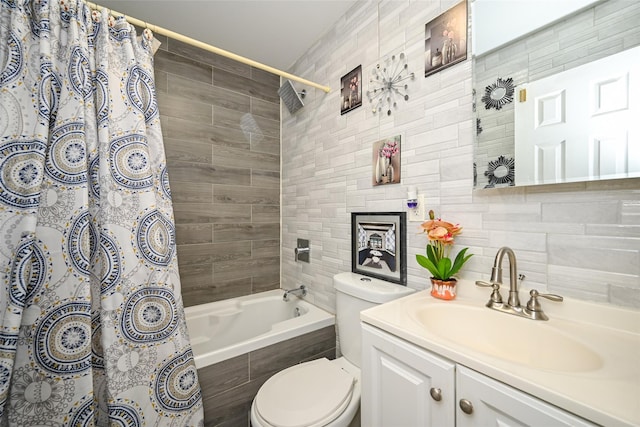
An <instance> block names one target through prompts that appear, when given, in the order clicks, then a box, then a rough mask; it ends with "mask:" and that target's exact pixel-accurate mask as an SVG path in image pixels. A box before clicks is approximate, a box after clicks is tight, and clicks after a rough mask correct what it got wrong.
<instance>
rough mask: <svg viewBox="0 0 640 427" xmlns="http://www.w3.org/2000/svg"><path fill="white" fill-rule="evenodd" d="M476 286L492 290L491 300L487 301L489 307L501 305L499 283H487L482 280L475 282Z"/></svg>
mask: <svg viewBox="0 0 640 427" xmlns="http://www.w3.org/2000/svg"><path fill="white" fill-rule="evenodd" d="M476 286H481V287H483V288H492V289H493V292H491V299H490V300H489V304H490V305H493V304H502V295H500V283H497V282H493V283H489V282H485V281H482V280H476Z"/></svg>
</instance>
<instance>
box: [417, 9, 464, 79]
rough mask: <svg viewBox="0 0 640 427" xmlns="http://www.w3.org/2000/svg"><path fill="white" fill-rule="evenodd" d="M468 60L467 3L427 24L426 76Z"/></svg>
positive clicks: (425, 40)
mask: <svg viewBox="0 0 640 427" xmlns="http://www.w3.org/2000/svg"><path fill="white" fill-rule="evenodd" d="M465 59H467V1H466V0H464V1H462V2H460V3H458V4H457V5H455V6H453V7H452V8H451V9H449V10H447V11H446V12H445V13H443V14H442V15H440V16H438V17H437V18H436V19H434V20H432V21H431V22H429V23H427V25H426V26H425V31H424V76H425V77H427V76H429V75H431V74H434V73H437V72H438V71H441V70H444V69H445V68H448V67H450V66H452V65H453V64H457V63H458V62H461V61H464V60H465Z"/></svg>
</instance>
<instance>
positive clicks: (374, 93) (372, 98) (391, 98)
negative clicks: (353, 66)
mask: <svg viewBox="0 0 640 427" xmlns="http://www.w3.org/2000/svg"><path fill="white" fill-rule="evenodd" d="M414 78H415V75H414V73H412V72H410V71H409V65H408V64H407V57H406V55H405V54H404V52H401V53H400V54H399V55H397V56H396V55H391V56H390V57H389V58H387V59H386V60H385V61H384V63H383V65H380V64H377V65H376V66H375V68H374V69H373V71H372V72H371V78H370V79H369V90H368V91H367V98H369V102H370V103H371V104H372V105H371V111H372V112H373V113H374V114H375V113H377V112H380V113H381V112H382V110H383V109H385V110H386V111H387V116H390V115H391V109H392V108H396V107H397V106H398V101H399V100H401V99H404V100H405V101H408V100H409V94H408V92H407V89H408V88H409V85H408V84H406V83H405V82H406V81H407V80H413V79H414Z"/></svg>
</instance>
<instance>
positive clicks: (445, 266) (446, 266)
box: [438, 258, 451, 280]
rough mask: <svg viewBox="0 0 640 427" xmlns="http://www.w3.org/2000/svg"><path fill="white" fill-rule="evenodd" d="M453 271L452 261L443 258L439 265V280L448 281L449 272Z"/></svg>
mask: <svg viewBox="0 0 640 427" xmlns="http://www.w3.org/2000/svg"><path fill="white" fill-rule="evenodd" d="M450 271H451V260H450V259H449V258H442V259H441V260H440V262H439V263H438V273H439V274H440V277H439V279H443V280H444V279H448V278H449V277H450V276H449V272H450Z"/></svg>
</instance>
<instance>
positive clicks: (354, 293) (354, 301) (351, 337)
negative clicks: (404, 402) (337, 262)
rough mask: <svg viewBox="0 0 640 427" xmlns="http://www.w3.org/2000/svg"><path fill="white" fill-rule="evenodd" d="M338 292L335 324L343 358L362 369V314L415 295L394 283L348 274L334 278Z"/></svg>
mask: <svg viewBox="0 0 640 427" xmlns="http://www.w3.org/2000/svg"><path fill="white" fill-rule="evenodd" d="M333 287H334V288H335V289H336V323H337V325H338V342H339V343H340V350H341V352H342V355H343V356H344V357H345V358H346V359H347V360H348V361H349V362H351V363H352V364H354V365H356V366H358V367H360V359H361V354H362V332H361V326H360V312H361V311H362V310H366V309H367V308H371V307H374V306H376V305H379V304H383V303H385V302H387V301H391V300H394V299H397V298H400V297H403V296H406V295H409V294H412V293H413V292H415V289H411V288H407V287H406V286H401V285H396V284H394V283H391V282H386V281H384V280H380V279H376V278H373V277H367V276H362V275H360V274H356V273H351V272H345V273H338V274H336V275H335V276H333Z"/></svg>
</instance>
